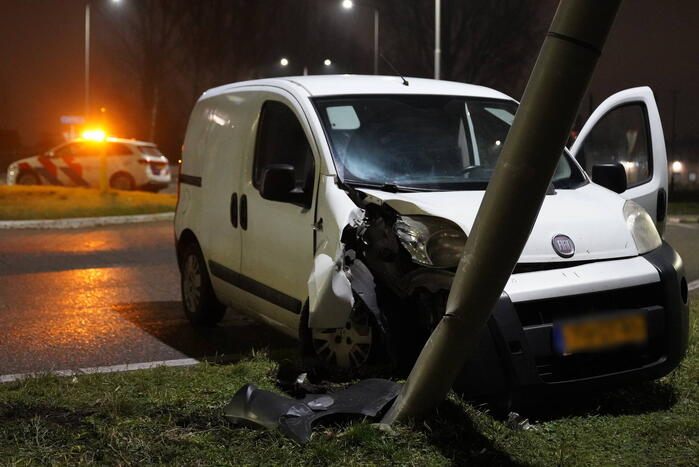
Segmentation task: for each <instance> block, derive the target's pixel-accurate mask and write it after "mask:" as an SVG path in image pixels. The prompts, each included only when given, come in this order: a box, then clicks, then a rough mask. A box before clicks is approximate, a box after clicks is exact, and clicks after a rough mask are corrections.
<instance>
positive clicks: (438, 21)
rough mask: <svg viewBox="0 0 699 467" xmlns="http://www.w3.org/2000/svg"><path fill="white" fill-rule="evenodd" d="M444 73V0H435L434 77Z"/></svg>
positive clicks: (437, 77)
mask: <svg viewBox="0 0 699 467" xmlns="http://www.w3.org/2000/svg"><path fill="white" fill-rule="evenodd" d="M441 74H442V0H434V79H439V77H440V75H441Z"/></svg>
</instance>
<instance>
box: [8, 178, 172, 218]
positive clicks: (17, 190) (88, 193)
mask: <svg viewBox="0 0 699 467" xmlns="http://www.w3.org/2000/svg"><path fill="white" fill-rule="evenodd" d="M176 202H177V197H176V195H174V194H158V193H147V192H142V191H118V190H110V191H109V192H107V193H106V194H104V195H102V194H100V192H99V190H96V189H91V188H67V187H59V186H0V220H30V219H65V218H70V217H101V216H125V215H130V214H152V213H158V212H169V211H174V210H175V203H176Z"/></svg>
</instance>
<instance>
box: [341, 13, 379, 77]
mask: <svg viewBox="0 0 699 467" xmlns="http://www.w3.org/2000/svg"><path fill="white" fill-rule="evenodd" d="M360 6H366V7H367V8H371V9H373V10H374V74H375V75H378V74H379V19H380V17H379V8H378V7H376V6H373V5H364V4H361V3H360ZM342 8H344V9H345V10H350V9H352V8H354V1H352V0H343V2H342Z"/></svg>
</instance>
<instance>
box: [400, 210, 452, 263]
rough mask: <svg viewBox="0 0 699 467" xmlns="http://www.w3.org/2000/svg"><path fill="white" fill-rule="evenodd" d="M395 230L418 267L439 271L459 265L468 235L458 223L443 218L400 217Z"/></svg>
mask: <svg viewBox="0 0 699 467" xmlns="http://www.w3.org/2000/svg"><path fill="white" fill-rule="evenodd" d="M394 230H395V232H396V236H397V237H398V239H399V240H400V241H401V243H402V244H403V246H404V247H405V249H406V250H408V253H410V256H412V258H413V261H415V262H416V263H418V264H421V265H423V266H432V267H437V268H450V267H455V266H456V265H458V264H459V260H460V259H461V254H462V253H463V251H464V245H465V244H466V234H464V232H463V230H461V228H460V227H459V226H458V225H456V224H455V223H453V222H451V221H449V220H447V219H444V218H441V217H433V216H400V217H399V218H398V219H397V220H396V223H395V225H394Z"/></svg>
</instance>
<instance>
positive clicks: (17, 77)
mask: <svg viewBox="0 0 699 467" xmlns="http://www.w3.org/2000/svg"><path fill="white" fill-rule="evenodd" d="M129 1H133V0H122V5H111V4H110V3H109V1H108V0H100V8H99V10H100V11H95V10H97V9H93V17H92V31H93V36H92V44H93V46H92V55H91V56H92V67H91V73H92V80H91V83H92V85H91V88H92V90H93V92H92V100H93V102H94V103H95V105H96V106H98V107H102V106H104V107H105V108H106V109H107V115H110V116H115V118H114V122H113V129H114V131H115V132H117V133H120V134H119V136H126V137H130V136H133V134H129V133H133V122H132V120H133V118H134V115H132V113H130V112H131V110H132V109H130V108H129V107H130V106H132V104H130V103H129V102H131V101H128V100H127V99H125V98H124V97H130V98H133V96H130V95H125V93H128V90H129V89H133V88H134V87H135V86H136V84H135V82H136V80H135V78H134V76H132V75H131V76H130V75H129V73H128V72H125V71H124V70H125V69H124V66H123V63H121V62H120V58H119V57H118V55H119V54H118V53H116V51H118V50H119V47H121V46H122V44H121V43H120V41H119V40H117V39H116V38H113V37H112V35H111V34H112V33H111V31H113V30H114V24H112V23H118V22H120V21H123V16H124V12H123V11H121V10H122V9H123V8H122V6H123V4H124V3H127V2H129ZM335 3H338V4H339V2H335V1H334V0H328V1H327V2H325V3H324V5H327V8H328V11H327V12H325V15H326V16H325V17H324V21H326V22H327V21H330V20H333V19H334V22H333V24H330V25H329V26H328V27H327V29H328V30H329V32H328V31H325V32H323V33H322V34H321V36H320V37H321V39H322V40H316V41H315V43H314V45H315V49H313V50H308V53H309V56H311V55H314V54H315V55H323V51H321V50H320V49H321V48H324V49H325V50H327V53H325V55H328V58H332V59H333V61H334V62H335V63H337V70H338V71H340V72H360V73H370V72H371V63H372V57H371V53H372V51H371V34H370V31H371V30H372V29H371V15H370V14H369V13H368V12H366V11H360V10H359V9H358V10H357V11H356V12H354V13H353V14H351V15H345V16H340V15H343V12H342V11H339V9H338V5H335ZM556 5H557V2H555V1H553V0H548V5H546V6H544V7H543V8H542V13H541V15H540V17H538V18H536V19H535V21H539V22H542V23H544V24H548V22H549V21H550V19H551V17H552V16H553V13H554V11H555V7H556ZM0 11H2V15H0V60H1V63H3V66H2V67H1V68H0V130H16V131H18V132H19V134H20V137H21V141H22V145H23V146H24V147H25V148H26V147H34V146H36V145H38V144H40V143H41V140H42V138H46V135H52V134H53V135H55V134H56V133H58V132H59V131H60V130H61V127H60V124H59V117H60V116H61V115H82V114H83V92H84V91H83V70H84V68H83V67H84V63H83V47H84V45H83V34H84V29H83V28H84V3H83V2H82V1H70V2H69V1H65V0H22V1H20V0H0ZM698 20H699V4H697V3H696V2H692V1H689V0H677V1H675V2H673V3H672V6H671V7H667V6H665V7H664V8H663V9H662V11H661V9H660V7H659V6H658V3H657V2H654V1H653V0H637V1H634V2H625V3H624V4H623V6H622V10H621V12H620V14H619V16H618V18H617V22H616V25H615V27H614V29H613V31H612V34H611V36H610V39H609V42H608V44H607V46H606V49H605V51H604V54H603V56H602V58H601V61H600V64H599V66H598V69H597V71H596V73H595V76H594V79H593V82H592V84H591V87H590V92H589V94H590V96H591V97H590V98H589V99H586V101H585V102H584V103H583V105H582V107H581V115H582V116H584V117H586V116H587V115H588V114H589V111H590V109H589V107H590V103H592V104H593V105H597V104H599V103H600V102H601V101H602V100H603V99H604V98H605V97H607V96H608V95H610V94H612V93H613V92H616V91H618V90H621V89H625V88H629V87H634V86H640V85H649V86H651V87H652V88H653V90H654V92H655V94H656V98H657V100H658V102H659V106H660V111H661V114H662V116H663V121H664V127H665V133H666V138H667V139H668V141H670V139H671V137H672V132H673V129H674V131H675V132H676V137H677V140H678V142H681V141H688V142H691V143H694V142H695V141H697V140H698V139H699V138H698V137H697V136H696V135H699V120H698V119H697V118H695V113H696V112H695V110H694V109H696V108H698V107H699V89H697V87H696V82H697V78H699V60H696V51H695V49H694V47H693V46H694V45H695V44H696V43H698V42H699V41H697V33H696V28H695V26H696V25H697V23H698V22H699V21H698ZM493 27H497V25H494V26H493ZM319 34H320V33H319ZM333 34H334V35H333ZM383 37H384V38H386V37H387V36H386V35H384V36H383ZM401 37H402V36H401ZM404 39H405V38H404ZM542 39H543V36H542V37H541V40H542ZM398 40H401V39H400V38H398ZM353 41H356V43H355V42H353ZM425 41H430V47H432V44H431V42H432V37H425ZM538 43H540V41H539V42H538ZM277 45H278V44H277ZM281 48H282V47H280V50H281ZM270 54H271V55H275V54H276V55H280V56H281V55H282V54H283V52H281V51H280V52H278V53H277V52H275V51H272V52H270ZM343 56H344V57H346V58H347V60H344V61H343ZM335 57H337V58H335ZM257 65H258V70H257V71H258V72H259V71H260V69H261V67H262V65H263V64H261V63H258V64H257ZM386 68H387V67H386V66H384V65H382V69H381V71H382V72H384V73H385V74H389V72H390V70H388V69H386ZM313 71H314V70H311V72H313ZM522 71H523V75H526V74H528V72H529V70H528V69H527V70H522ZM268 74H269V72H268ZM424 74H425V75H427V76H425V77H431V76H429V75H428V73H424ZM483 84H485V85H488V83H483ZM493 87H495V86H493ZM519 87H520V88H521V86H519ZM202 90H203V89H202ZM520 91H521V89H520ZM673 94H674V99H675V104H673ZM513 97H514V98H519V97H520V96H519V95H513ZM178 104H181V105H182V106H184V105H185V104H186V106H188V107H189V106H190V105H191V103H190V102H187V103H178ZM673 105H674V108H673ZM175 107H177V106H175ZM182 111H184V110H182ZM673 111H674V121H675V125H674V127H673ZM171 146H172V145H171Z"/></svg>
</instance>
